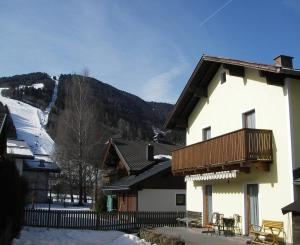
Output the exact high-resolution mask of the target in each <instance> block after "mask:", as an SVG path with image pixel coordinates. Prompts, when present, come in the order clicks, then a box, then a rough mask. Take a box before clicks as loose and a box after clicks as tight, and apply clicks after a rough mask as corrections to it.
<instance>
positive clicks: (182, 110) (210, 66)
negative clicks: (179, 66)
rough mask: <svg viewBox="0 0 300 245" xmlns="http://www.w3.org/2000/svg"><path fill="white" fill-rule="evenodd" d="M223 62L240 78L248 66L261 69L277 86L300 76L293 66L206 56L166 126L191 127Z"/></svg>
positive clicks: (197, 67)
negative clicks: (190, 119) (196, 109)
mask: <svg viewBox="0 0 300 245" xmlns="http://www.w3.org/2000/svg"><path fill="white" fill-rule="evenodd" d="M221 65H222V66H223V67H224V68H225V69H228V70H229V74H230V75H233V76H240V77H243V76H244V69H245V68H251V69H255V70H258V71H259V72H260V75H261V76H262V77H265V78H266V80H267V82H268V83H269V84H274V85H282V84H283V82H284V79H285V78H287V77H290V78H296V79H300V71H299V70H294V69H291V68H285V67H280V66H278V65H267V64H259V63H254V62H248V61H242V60H235V59H229V58H223V57H215V56H208V55H203V56H202V57H201V59H200V61H199V62H198V64H197V66H196V68H195V70H194V71H193V73H192V75H191V77H190V79H189V80H188V82H187V84H186V86H185V88H184V89H183V91H182V93H181V95H180V97H179V99H178V100H177V102H176V104H175V106H174V107H173V110H172V111H171V112H170V114H169V116H168V118H167V120H166V123H165V125H164V126H165V128H181V129H184V128H186V127H187V118H188V117H189V115H190V113H191V112H192V111H193V109H194V107H195V106H196V104H197V103H198V101H199V100H200V99H201V98H203V97H207V86H208V84H209V83H210V81H211V80H212V78H213V77H214V75H215V74H216V72H217V71H218V69H219V68H220V66H221Z"/></svg>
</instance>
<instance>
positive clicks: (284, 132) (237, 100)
mask: <svg viewBox="0 0 300 245" xmlns="http://www.w3.org/2000/svg"><path fill="white" fill-rule="evenodd" d="M221 70H222V68H221V69H220V70H219V71H218V72H217V74H216V75H215V77H214V78H213V80H212V81H211V83H210V84H209V86H208V98H206V99H204V98H201V100H200V101H199V102H198V104H197V105H196V107H195V108H194V110H193V112H192V113H191V115H190V117H189V120H188V125H189V127H188V129H187V134H186V141H187V145H189V144H193V143H196V142H200V141H202V129H203V128H206V127H209V126H210V127H211V135H212V137H215V136H219V135H222V134H225V133H228V132H232V131H235V130H237V129H240V128H242V113H244V112H247V111H249V110H252V109H255V114H256V115H255V117H256V128H258V129H271V130H272V131H273V136H274V140H273V153H274V159H275V160H274V162H273V164H272V165H271V170H270V171H269V172H262V171H259V170H256V169H251V173H250V174H241V175H239V176H238V177H237V179H236V180H234V181H230V182H229V183H226V182H225V183H224V182H217V181H215V182H212V183H209V184H212V186H213V196H212V199H213V211H216V212H221V213H224V214H225V216H232V215H233V214H234V213H238V214H240V215H241V216H242V217H243V218H244V217H245V214H244V190H245V186H246V185H247V183H248V184H250V183H257V184H259V211H260V222H261V221H262V219H271V220H282V221H284V225H285V232H286V235H287V241H291V220H290V217H289V216H288V215H285V216H284V215H282V213H281V208H282V207H284V206H285V205H287V204H289V203H291V202H292V201H293V190H292V187H291V183H292V174H291V173H292V162H291V161H292V159H291V147H290V145H291V144H290V141H291V138H290V135H289V129H290V117H289V110H290V108H289V106H290V103H289V97H288V95H289V94H290V93H292V92H290V91H288V89H287V88H285V87H282V86H274V85H268V84H267V83H266V81H265V79H264V78H262V77H260V76H259V73H258V71H256V70H253V69H245V74H246V76H245V77H246V78H240V77H234V76H230V75H228V74H227V81H226V83H224V84H221V83H220V71H221ZM299 82H300V81H298V84H299ZM294 86H296V85H295V84H294V83H293V87H294ZM297 86H299V85H297ZM299 91H300V88H299ZM295 96H296V97H297V98H300V97H299V93H298V95H295ZM294 100H296V99H294ZM294 100H293V103H294V104H295V105H296V106H294V107H296V108H297V109H296V110H299V101H298V100H296V101H297V102H294ZM292 113H293V112H292ZM298 115H299V114H298ZM297 118H298V119H297V120H299V122H300V117H299V116H298V117H297ZM297 122H298V121H297ZM298 125H299V124H298ZM298 128H299V127H298ZM296 142H297V144H300V136H299V140H298V139H297V141H296ZM297 154H298V155H299V153H297ZM298 155H297V159H300V155H299V156H298ZM297 161H298V162H299V160H297ZM204 184H208V183H205V182H198V183H196V184H195V182H194V183H193V182H188V183H187V209H188V210H192V211H199V210H203V207H202V206H203V201H202V198H201V197H199V196H202V188H201V185H204ZM195 186H197V187H195Z"/></svg>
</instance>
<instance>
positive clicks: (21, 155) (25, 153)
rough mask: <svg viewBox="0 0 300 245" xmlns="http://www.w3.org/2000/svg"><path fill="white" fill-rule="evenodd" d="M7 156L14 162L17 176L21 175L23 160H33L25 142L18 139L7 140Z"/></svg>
mask: <svg viewBox="0 0 300 245" xmlns="http://www.w3.org/2000/svg"><path fill="white" fill-rule="evenodd" d="M7 156H8V157H9V158H10V159H12V160H13V161H14V162H15V164H16V167H17V170H18V172H19V175H23V169H24V163H23V162H24V159H34V156H33V153H32V151H31V150H30V148H29V146H28V145H27V143H26V141H24V140H18V139H7Z"/></svg>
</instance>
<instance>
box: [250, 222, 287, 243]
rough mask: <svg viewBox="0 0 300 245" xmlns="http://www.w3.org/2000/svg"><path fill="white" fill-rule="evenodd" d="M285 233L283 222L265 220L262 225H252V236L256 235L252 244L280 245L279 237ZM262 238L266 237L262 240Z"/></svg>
mask: <svg viewBox="0 0 300 245" xmlns="http://www.w3.org/2000/svg"><path fill="white" fill-rule="evenodd" d="M281 232H283V222H282V221H272V220H263V221H262V225H261V226H258V225H251V226H250V234H252V235H254V236H255V237H254V240H252V241H251V244H272V245H273V244H276V245H279V241H278V237H279V235H280V233H281ZM260 237H264V238H265V239H264V240H262V239H261V238H260Z"/></svg>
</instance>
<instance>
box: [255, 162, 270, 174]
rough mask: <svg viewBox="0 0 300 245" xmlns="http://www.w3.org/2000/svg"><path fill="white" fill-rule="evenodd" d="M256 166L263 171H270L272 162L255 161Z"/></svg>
mask: <svg viewBox="0 0 300 245" xmlns="http://www.w3.org/2000/svg"><path fill="white" fill-rule="evenodd" d="M254 167H255V168H256V169H258V170H262V171H267V172H268V171H270V163H269V162H255V163H254Z"/></svg>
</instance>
